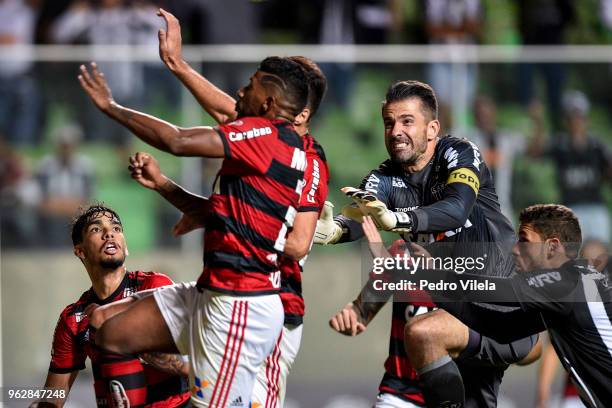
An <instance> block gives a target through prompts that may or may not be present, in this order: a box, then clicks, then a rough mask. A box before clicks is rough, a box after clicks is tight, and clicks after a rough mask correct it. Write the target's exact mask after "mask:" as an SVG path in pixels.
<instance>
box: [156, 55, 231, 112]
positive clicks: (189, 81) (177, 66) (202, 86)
mask: <svg viewBox="0 0 612 408" xmlns="http://www.w3.org/2000/svg"><path fill="white" fill-rule="evenodd" d="M167 66H168V68H169V69H170V71H171V72H172V73H173V74H174V75H175V76H176V77H177V78H178V79H179V80H180V81H181V82H182V83H183V85H185V87H186V88H187V89H189V92H191V94H192V95H193V96H194V97H195V98H196V100H197V101H198V103H199V104H200V106H201V107H202V108H203V109H204V110H205V111H206V112H207V113H208V114H209V115H210V116H212V118H213V119H214V120H215V121H216V122H217V123H227V122H230V121H232V120H234V119H236V116H237V113H236V100H235V99H234V98H232V97H231V96H229V95H228V94H226V93H225V92H223V91H222V90H221V89H219V88H217V87H216V86H215V85H213V84H212V83H211V82H210V81H209V80H207V79H206V78H204V77H203V76H202V75H200V73H199V72H197V71H196V70H195V69H193V68H192V67H191V66H190V65H189V64H188V63H187V62H185V61H184V60H181V61H178V62H170V63H168V64H167Z"/></svg>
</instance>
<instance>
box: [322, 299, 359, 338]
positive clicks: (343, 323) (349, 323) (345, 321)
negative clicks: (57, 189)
mask: <svg viewBox="0 0 612 408" xmlns="http://www.w3.org/2000/svg"><path fill="white" fill-rule="evenodd" d="M329 327H331V328H332V329H334V330H335V331H337V332H338V333H340V334H344V335H345V336H356V335H358V334H360V333H363V332H364V331H365V330H366V325H365V324H364V322H363V319H362V318H361V316H360V312H359V309H358V308H357V306H355V304H354V303H353V302H351V303H349V304H348V305H346V306H344V308H343V309H342V310H340V311H339V312H338V313H336V314H335V315H334V316H332V318H331V319H329Z"/></svg>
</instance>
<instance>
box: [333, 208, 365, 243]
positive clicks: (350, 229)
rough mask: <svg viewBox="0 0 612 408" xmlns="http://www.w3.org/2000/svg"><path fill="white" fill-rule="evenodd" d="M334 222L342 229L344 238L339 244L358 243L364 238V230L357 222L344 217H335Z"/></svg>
mask: <svg viewBox="0 0 612 408" xmlns="http://www.w3.org/2000/svg"><path fill="white" fill-rule="evenodd" d="M334 221H335V222H336V223H337V224H338V225H340V227H341V228H342V237H341V238H340V240H339V241H338V243H342V242H352V241H357V240H359V239H361V238H362V237H363V228H362V227H361V224H360V223H358V222H357V221H353V220H351V219H350V218H348V217H345V216H344V215H338V216H336V217H334Z"/></svg>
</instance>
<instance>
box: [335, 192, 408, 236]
mask: <svg viewBox="0 0 612 408" xmlns="http://www.w3.org/2000/svg"><path fill="white" fill-rule="evenodd" d="M341 190H342V192H343V193H344V194H346V195H347V196H349V197H350V198H351V199H352V200H353V201H354V202H355V204H356V206H355V205H350V206H346V207H344V208H343V209H342V214H343V215H345V216H346V217H349V218H351V219H353V220H355V221H357V222H363V217H364V216H366V215H369V216H370V217H372V221H374V224H376V226H377V227H378V228H379V229H382V230H385V231H394V232H410V231H412V227H413V225H414V223H413V221H412V218H411V217H410V215H408V214H406V213H403V212H393V211H391V210H389V209H388V208H387V206H386V205H385V203H383V202H382V201H380V200H379V199H378V198H377V197H376V196H375V195H374V194H372V193H370V192H369V191H365V190H360V189H357V188H354V187H343V188H341Z"/></svg>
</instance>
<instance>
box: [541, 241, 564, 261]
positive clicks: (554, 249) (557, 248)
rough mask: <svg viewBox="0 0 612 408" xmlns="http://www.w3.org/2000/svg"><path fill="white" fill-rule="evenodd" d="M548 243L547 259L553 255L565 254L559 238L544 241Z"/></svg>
mask: <svg viewBox="0 0 612 408" xmlns="http://www.w3.org/2000/svg"><path fill="white" fill-rule="evenodd" d="M546 242H548V251H547V252H548V253H547V256H548V258H552V257H553V256H555V255H558V254H560V253H561V252H565V248H564V247H563V245H562V244H561V241H560V240H559V238H549V239H547V240H546Z"/></svg>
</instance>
